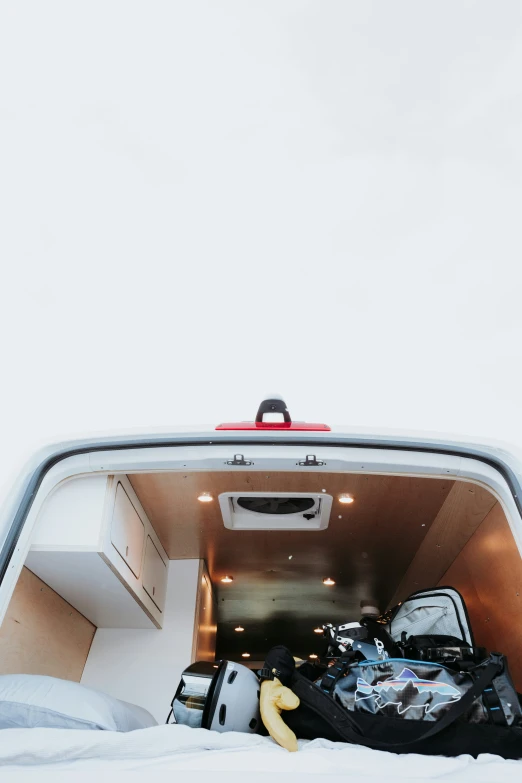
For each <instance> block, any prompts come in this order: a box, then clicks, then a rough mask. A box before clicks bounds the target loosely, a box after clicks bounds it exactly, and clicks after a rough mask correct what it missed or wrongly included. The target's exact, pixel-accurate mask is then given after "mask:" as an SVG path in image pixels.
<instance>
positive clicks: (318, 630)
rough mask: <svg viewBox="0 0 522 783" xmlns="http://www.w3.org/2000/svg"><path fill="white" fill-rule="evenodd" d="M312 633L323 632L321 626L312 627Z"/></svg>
mask: <svg viewBox="0 0 522 783" xmlns="http://www.w3.org/2000/svg"><path fill="white" fill-rule="evenodd" d="M314 633H323V629H322V628H314Z"/></svg>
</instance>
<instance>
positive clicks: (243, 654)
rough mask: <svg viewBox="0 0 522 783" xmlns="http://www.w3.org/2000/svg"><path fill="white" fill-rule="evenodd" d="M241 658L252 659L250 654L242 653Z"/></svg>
mask: <svg viewBox="0 0 522 783" xmlns="http://www.w3.org/2000/svg"><path fill="white" fill-rule="evenodd" d="M241 657H242V658H250V653H242V654H241Z"/></svg>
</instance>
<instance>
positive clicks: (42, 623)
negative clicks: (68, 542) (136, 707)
mask: <svg viewBox="0 0 522 783" xmlns="http://www.w3.org/2000/svg"><path fill="white" fill-rule="evenodd" d="M95 631H96V627H95V626H94V625H93V624H92V623H91V622H89V620H87V619H86V618H85V617H84V616H83V615H81V614H80V613H79V612H78V611H77V610H76V609H74V608H73V607H72V606H71V605H70V604H68V603H67V601H65V600H64V599H63V598H61V596H59V595H58V593H55V592H54V590H52V589H51V588H50V587H49V586H48V585H46V584H45V582H42V580H41V579H39V578H38V577H37V576H36V575H35V574H33V573H32V571H29V569H28V568H23V569H22V572H21V574H20V577H19V579H18V582H17V585H16V587H15V590H14V593H13V597H12V598H11V602H10V604H9V607H8V609H7V613H6V616H5V618H4V621H3V623H2V625H1V627H0V674H18V673H22V674H47V675H50V676H52V677H60V678H62V679H64V680H74V681H75V682H79V681H80V678H81V676H82V671H83V667H84V665H85V661H86V659H87V655H88V654H89V648H90V646H91V642H92V639H93V636H94V632H95Z"/></svg>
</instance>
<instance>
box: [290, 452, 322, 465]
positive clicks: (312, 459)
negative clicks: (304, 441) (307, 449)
mask: <svg viewBox="0 0 522 783" xmlns="http://www.w3.org/2000/svg"><path fill="white" fill-rule="evenodd" d="M297 464H298V465H302V466H303V467H307V468H308V467H313V468H316V467H318V466H319V465H326V462H322V461H321V460H320V459H316V456H315V454H307V455H306V459H305V460H304V462H298V463H297Z"/></svg>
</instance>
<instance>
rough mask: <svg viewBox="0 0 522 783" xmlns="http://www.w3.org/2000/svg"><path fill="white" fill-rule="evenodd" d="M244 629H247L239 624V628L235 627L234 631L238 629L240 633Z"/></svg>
mask: <svg viewBox="0 0 522 783" xmlns="http://www.w3.org/2000/svg"><path fill="white" fill-rule="evenodd" d="M244 630H245V629H244V628H243V626H242V625H238V626H237V628H234V631H237V632H238V633H241V631H244Z"/></svg>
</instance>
